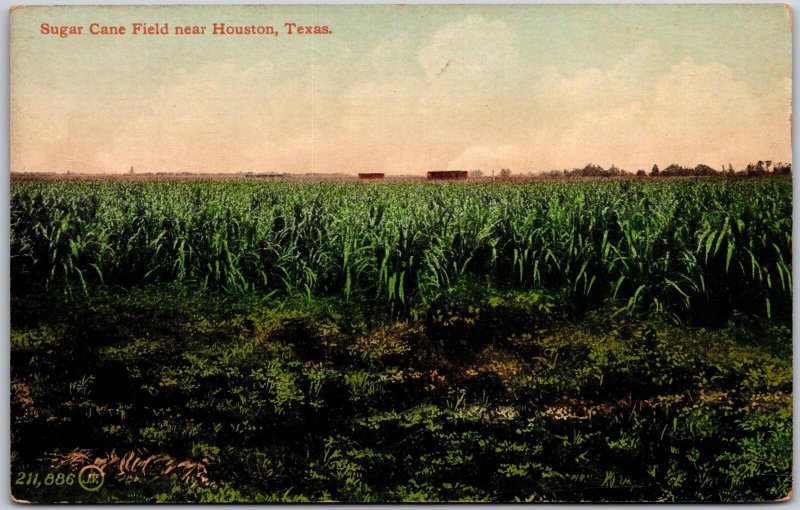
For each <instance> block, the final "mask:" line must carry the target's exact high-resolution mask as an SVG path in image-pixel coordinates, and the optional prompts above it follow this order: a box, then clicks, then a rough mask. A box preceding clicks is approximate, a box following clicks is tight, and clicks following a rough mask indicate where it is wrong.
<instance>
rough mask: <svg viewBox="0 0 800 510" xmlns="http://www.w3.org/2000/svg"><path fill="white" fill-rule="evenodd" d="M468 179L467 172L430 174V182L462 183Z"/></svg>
mask: <svg viewBox="0 0 800 510" xmlns="http://www.w3.org/2000/svg"><path fill="white" fill-rule="evenodd" d="M468 177H469V172H468V171H467V170H432V171H430V172H428V180H429V181H461V180H464V179H467V178H468Z"/></svg>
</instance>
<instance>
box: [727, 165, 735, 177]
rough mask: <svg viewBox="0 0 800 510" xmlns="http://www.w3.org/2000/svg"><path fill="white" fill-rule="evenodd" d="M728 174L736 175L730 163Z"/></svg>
mask: <svg viewBox="0 0 800 510" xmlns="http://www.w3.org/2000/svg"><path fill="white" fill-rule="evenodd" d="M728 173H729V174H731V175H733V173H734V172H733V165H731V164H730V163H728Z"/></svg>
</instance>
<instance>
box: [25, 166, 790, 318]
mask: <svg viewBox="0 0 800 510" xmlns="http://www.w3.org/2000/svg"><path fill="white" fill-rule="evenodd" d="M791 192H792V189H791V181H790V180H788V179H771V180H768V181H767V180H753V181H746V182H745V181H677V180H675V181H668V182H603V183H600V182H590V183H558V182H553V183H538V184H533V185H532V184H519V185H500V186H492V185H426V184H377V185H367V184H359V185H352V184H349V185H348V184H330V183H325V184H322V183H311V184H298V183H244V182H188V183H187V182H137V183H118V182H116V183H115V182H36V181H14V182H12V188H11V273H12V294H13V295H15V296H17V295H21V294H24V293H25V292H29V291H30V292H37V293H39V292H43V291H44V292H47V293H48V295H53V294H58V295H66V296H80V295H91V294H93V293H94V292H95V291H97V290H98V289H105V290H111V291H113V290H118V289H127V288H130V287H131V286H136V285H141V284H147V283H178V284H181V285H186V286H187V288H198V289H206V290H210V291H213V292H221V293H223V294H234V295H242V294H248V293H253V294H258V295H263V296H268V295H278V296H298V295H300V296H303V295H304V296H307V297H308V298H314V297H338V298H341V299H342V300H343V301H344V302H347V301H357V302H362V303H367V302H368V303H374V304H375V306H377V307H378V308H379V309H381V310H383V311H385V313H387V314H391V315H401V316H402V315H408V314H409V313H413V311H414V310H415V309H416V308H419V307H427V306H430V304H431V303H434V302H436V301H437V300H441V299H448V298H449V296H451V295H452V294H453V293H454V292H458V291H459V290H460V289H463V288H465V287H469V288H470V289H477V290H478V291H480V290H481V289H515V290H525V291H527V290H535V291H538V292H542V293H546V294H548V295H551V296H554V297H555V298H557V299H560V302H561V303H564V304H566V305H567V306H568V307H569V308H570V309H572V310H574V311H576V312H579V313H581V312H583V311H586V310H590V309H597V308H601V307H611V308H613V309H616V310H619V311H628V312H636V313H640V312H641V313H655V314H657V315H661V316H663V317H667V318H671V319H673V320H674V321H676V322H684V321H690V322H691V321H696V320H701V321H702V320H705V319H708V318H713V317H719V318H724V317H727V316H729V315H730V314H731V313H732V312H733V311H736V310H739V311H743V312H746V313H753V314H756V315H760V316H764V317H768V318H771V317H779V318H784V319H785V318H788V317H789V316H790V312H791V295H792V289H791V221H792V220H791V207H792V205H791Z"/></svg>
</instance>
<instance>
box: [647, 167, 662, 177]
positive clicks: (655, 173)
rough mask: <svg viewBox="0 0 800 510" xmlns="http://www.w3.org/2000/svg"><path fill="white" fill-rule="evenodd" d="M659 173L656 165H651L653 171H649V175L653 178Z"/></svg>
mask: <svg viewBox="0 0 800 510" xmlns="http://www.w3.org/2000/svg"><path fill="white" fill-rule="evenodd" d="M660 173H661V172H660V171H659V169H658V165H653V169H652V170H650V175H653V176H655V175H658V174H660Z"/></svg>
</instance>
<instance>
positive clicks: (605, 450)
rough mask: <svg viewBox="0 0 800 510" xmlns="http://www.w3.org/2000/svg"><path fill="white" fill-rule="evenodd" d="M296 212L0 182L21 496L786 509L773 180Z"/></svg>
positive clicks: (318, 204) (374, 199) (372, 194)
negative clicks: (8, 220) (778, 503)
mask: <svg viewBox="0 0 800 510" xmlns="http://www.w3.org/2000/svg"><path fill="white" fill-rule="evenodd" d="M294 186H295V187H294V188H292V187H285V186H283V185H281V184H277V185H276V184H269V185H258V184H251V183H248V184H241V183H233V184H231V183H225V184H222V183H191V184H180V185H178V184H174V183H145V184H136V185H121V184H109V183H91V184H86V183H79V184H75V185H67V184H66V183H45V184H42V183H16V184H15V187H14V188H13V189H12V325H11V326H12V338H11V370H12V374H11V376H12V385H11V393H12V394H11V400H12V424H11V430H12V438H11V443H12V444H11V449H12V466H11V468H12V469H11V474H12V480H11V483H12V491H13V494H14V496H15V497H17V498H20V499H24V500H29V501H36V502H56V501H82V502H113V501H124V502H146V501H172V502H194V501H197V502H222V501H226V502H233V501H241V502H268V501H374V502H385V501H463V500H468V501H630V500H635V501H762V500H774V499H778V498H781V497H784V496H786V495H787V493H788V491H789V489H790V488H791V483H792V480H791V459H792V426H791V412H792V408H791V387H792V379H791V377H792V374H791V369H792V361H791V359H792V347H791V345H792V344H791V330H790V310H791V288H790V286H789V282H790V281H791V278H790V276H791V267H790V265H789V264H790V253H791V252H790V246H791V229H790V227H791V216H790V215H789V216H785V215H786V214H787V211H788V210H789V209H790V207H791V200H790V198H791V185H790V182H789V181H782V180H776V181H774V182H772V181H770V182H768V181H760V180H754V181H745V182H727V181H719V182H710V183H699V182H675V183H663V184H662V183H658V184H655V183H633V184H631V183H627V184H626V183H610V184H606V183H583V184H577V185H576V184H571V185H564V184H552V185H550V184H547V185H542V187H536V186H530V187H524V186H507V187H498V188H490V187H480V186H475V187H469V186H466V187H460V186H442V187H426V186H416V185H414V186H411V185H409V186H405V187H404V186H398V187H390V186H387V187H381V186H365V187H354V188H346V187H343V186H341V185H319V184H317V185H310V186H307V187H305V186H297V185H294ZM287 190H295V193H296V194H295V195H289V194H288V193H287ZM244 197H248V200H249V201H248V202H246V205H243V204H245V202H244ZM337 197H338V198H337ZM636 197H639V198H638V200H639V201H632V200H633V199H634V198H636ZM123 198H124V200H123ZM256 202H258V203H257V204H256ZM787 204H788V205H787ZM787 207H788V209H787ZM446 210H450V211H451V213H450V214H449V215H448V214H445V213H443V211H446ZM370 211H371V212H370ZM379 211H383V212H379ZM431 211H433V212H431ZM459 212H460V213H461V214H459ZM364 218H367V219H364ZM437 218H438V219H437ZM556 219H559V221H558V222H556V221H555V220H556ZM334 227H336V228H338V229H339V230H336V228H334ZM369 232H372V234H369ZM665 239H666V241H665ZM223 241H224V242H223ZM526 243H527V244H526ZM337 249H340V252H337V251H336V250H337ZM181 250H183V252H181ZM213 250H218V251H217V252H214V251H213ZM437 250H438V251H437ZM526 250H527V251H526ZM548 252H549V253H550V254H551V255H548ZM181 253H183V254H184V255H183V256H182V255H181ZM279 255H280V256H279ZM182 257H183V258H182ZM262 273H263V275H262ZM281 274H282V275H283V277H281V276H280V275H281ZM237 282H239V283H237ZM87 466H94V467H93V468H91V469H93V470H96V471H97V472H102V473H103V476H104V479H103V485H102V487H100V488H99V489H98V490H87V489H86V488H85V487H82V486H81V484H79V483H78V482H77V480H76V475H78V474H79V473H80V472H82V470H84V469H85V468H87ZM69 475H75V476H73V478H69ZM70 480H72V483H69V481H70ZM37 481H38V482H40V483H38V484H37V483H35V482H37ZM90 488H92V487H90Z"/></svg>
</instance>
